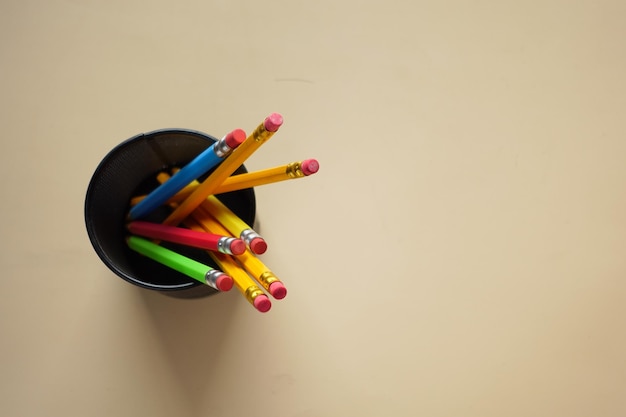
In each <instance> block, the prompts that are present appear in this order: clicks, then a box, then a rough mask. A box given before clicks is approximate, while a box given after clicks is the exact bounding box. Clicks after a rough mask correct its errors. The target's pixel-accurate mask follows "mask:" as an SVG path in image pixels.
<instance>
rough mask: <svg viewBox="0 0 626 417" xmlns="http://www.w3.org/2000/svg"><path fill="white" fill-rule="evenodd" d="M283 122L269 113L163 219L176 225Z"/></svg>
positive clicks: (169, 223)
mask: <svg viewBox="0 0 626 417" xmlns="http://www.w3.org/2000/svg"><path fill="white" fill-rule="evenodd" d="M282 124H283V117H282V116H281V115H280V114H278V113H272V114H271V115H269V116H268V117H267V118H266V119H265V120H264V121H263V123H261V124H260V125H259V126H257V128H256V129H255V130H254V132H252V134H251V135H250V136H248V138H247V139H246V140H245V141H244V142H243V143H242V144H241V145H239V146H238V147H237V149H235V150H234V151H233V152H232V153H231V154H230V155H229V156H228V158H226V159H224V161H223V162H222V163H221V164H219V165H218V166H217V168H215V170H214V171H213V172H212V173H211V174H209V176H208V177H207V178H206V179H205V180H204V181H203V182H202V183H201V184H200V185H199V186H198V188H196V189H195V190H194V192H193V193H191V195H190V196H189V197H187V198H186V199H185V200H183V201H182V202H181V203H180V205H179V206H178V207H177V208H176V209H175V210H174V211H173V212H172V213H171V214H170V215H169V216H168V217H167V218H166V219H165V220H164V221H163V224H166V225H169V226H178V225H179V224H180V222H182V221H183V219H184V218H185V217H187V216H188V215H189V214H190V213H191V212H192V211H194V210H195V209H196V208H197V207H198V206H199V205H200V204H201V203H202V201H204V200H205V199H206V198H207V197H208V196H209V195H211V194H213V192H214V190H215V189H216V188H217V187H218V186H219V185H220V184H221V183H222V182H224V180H225V179H226V178H227V177H228V176H230V175H231V174H232V173H233V172H235V170H236V169H237V168H239V166H240V165H241V164H242V163H243V162H244V161H245V160H246V159H247V158H248V157H249V156H250V155H252V153H254V152H255V151H256V150H257V149H258V148H259V147H260V146H261V145H263V143H265V142H266V141H267V140H269V139H270V138H271V137H272V136H273V135H274V133H276V131H278V129H279V128H280V126H281V125H282Z"/></svg>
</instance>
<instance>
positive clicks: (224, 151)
mask: <svg viewBox="0 0 626 417" xmlns="http://www.w3.org/2000/svg"><path fill="white" fill-rule="evenodd" d="M213 151H214V152H215V155H217V156H218V157H220V158H224V157H225V156H227V155H228V154H229V153H231V152H232V151H233V148H231V147H230V146H228V144H227V143H226V137H223V138H222V139H220V140H218V141H217V142H215V146H214V147H213Z"/></svg>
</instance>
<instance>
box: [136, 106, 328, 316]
mask: <svg viewBox="0 0 626 417" xmlns="http://www.w3.org/2000/svg"><path fill="white" fill-rule="evenodd" d="M282 124H283V118H282V116H281V115H280V114H278V113H273V114H271V115H269V116H268V117H267V118H266V119H265V120H264V121H263V123H261V124H260V125H259V126H257V128H256V129H255V130H254V132H252V134H251V135H249V136H246V133H245V132H244V131H243V130H241V129H235V130H233V131H232V132H230V133H228V134H227V135H225V136H224V137H223V138H222V139H220V140H218V141H217V142H215V143H213V144H212V145H211V146H210V147H209V148H207V149H206V150H205V151H203V152H202V153H200V154H199V155H197V156H196V157H195V158H194V159H193V160H192V161H191V162H189V163H188V164H187V165H185V166H183V167H181V168H172V171H171V172H161V173H159V174H158V175H157V178H156V179H157V181H158V182H159V185H158V186H157V187H156V188H154V189H153V190H152V191H150V192H149V193H148V194H147V195H142V196H136V197H134V198H133V199H132V200H131V202H130V206H131V209H130V211H129V213H128V223H127V225H126V226H127V229H128V232H129V235H128V237H127V244H128V246H129V248H130V249H132V250H134V251H136V252H138V253H140V254H142V255H144V256H146V257H148V258H150V259H152V260H154V261H155V262H159V263H161V264H162V265H165V266H167V267H169V268H172V269H174V270H176V271H178V272H181V273H183V274H185V275H187V276H188V277H190V278H192V279H195V280H197V281H199V282H201V283H202V284H206V285H209V286H211V287H212V288H213V289H215V290H217V291H229V290H230V289H232V287H233V286H235V287H236V288H237V289H238V290H239V291H240V292H241V294H242V295H243V296H244V297H245V298H246V299H247V300H248V302H249V303H250V304H252V305H253V306H254V307H255V308H256V309H257V310H258V311H260V312H267V311H269V310H270V308H271V306H272V304H271V301H270V298H269V297H268V296H267V295H266V293H265V291H267V292H268V293H269V294H270V295H271V296H272V297H273V298H274V299H276V300H281V299H283V298H284V297H285V296H286V295H287V288H286V287H285V285H284V284H283V283H282V281H281V280H279V279H278V278H277V277H276V276H275V275H274V273H273V272H272V271H271V270H270V269H269V268H268V267H267V266H266V265H265V264H264V263H263V262H262V261H261V259H260V258H259V256H258V255H262V254H263V253H265V251H266V250H267V243H266V242H265V240H264V239H263V237H262V236H261V235H259V234H258V233H257V232H256V231H254V230H253V228H252V227H251V226H250V225H248V224H246V222H245V221H243V220H242V219H241V218H240V217H238V216H237V215H236V214H235V213H234V212H233V211H231V210H230V209H229V208H228V207H227V206H226V205H224V204H223V203H222V202H221V201H220V200H219V199H218V198H217V197H216V195H217V194H221V193H226V192H231V191H237V190H243V189H246V188H252V187H256V186H260V185H264V184H271V183H276V182H279V181H284V180H288V179H296V178H304V177H307V176H309V175H312V174H314V173H316V172H317V171H318V169H319V164H318V162H317V161H316V160H315V159H306V160H302V161H296V162H291V163H288V164H285V165H281V166H277V167H273V168H268V169H265V170H261V171H256V172H249V173H243V174H235V175H233V174H234V173H235V171H236V170H237V168H238V167H239V166H241V165H242V164H243V162H244V161H245V160H247V159H248V157H249V156H251V155H252V154H253V153H254V152H255V151H256V150H257V149H258V148H259V147H260V146H261V145H263V143H265V142H266V141H267V140H268V139H270V138H271V137H272V136H273V135H274V133H276V132H277V131H278V129H279V128H280V126H281V125H282ZM209 172H210V173H209ZM207 173H209V174H208V176H207V177H206V179H204V180H203V181H201V182H200V181H198V179H199V178H200V177H202V176H204V175H205V174H207ZM164 205H166V206H168V207H169V208H170V209H171V210H172V211H171V213H170V214H169V215H168V216H167V217H166V218H165V220H164V221H163V222H162V223H154V222H148V221H145V220H143V219H144V218H145V217H146V216H148V215H149V214H151V213H152V212H154V211H155V210H156V209H157V208H160V207H161V206H164ZM161 242H169V243H170V245H169V247H165V246H163V245H161ZM177 245H181V246H184V247H192V248H199V249H201V250H205V251H206V252H207V253H208V254H209V256H210V257H211V259H213V260H214V262H215V264H216V265H217V266H218V267H219V269H216V268H213V267H211V266H209V265H206V264H204V263H202V262H199V261H197V260H195V259H193V258H191V257H189V256H186V255H183V254H182V253H179V251H176V250H173V249H171V248H172V247H176V246H177Z"/></svg>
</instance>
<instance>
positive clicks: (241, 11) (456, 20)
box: [0, 0, 626, 417]
mask: <svg viewBox="0 0 626 417" xmlns="http://www.w3.org/2000/svg"><path fill="white" fill-rule="evenodd" d="M625 19H626V7H625V3H624V2H623V1H598V0H596V1H582V2H571V1H555V0H549V1H530V2H527V1H472V2H470V1H453V2H438V1H408V0H407V1H400V0H396V1H385V2H382V1H380V2H372V1H364V2H356V1H354V2H341V1H335V0H322V1H308V2H298V1H269V2H256V1H250V0H248V1H223V0H217V1H177V2H174V1H171V2H167V1H153V2H147V1H100V2H98V1H71V0H66V1H61V0H53V1H22V0H20V1H17V0H10V1H7V0H5V1H3V2H2V3H0V54H1V55H0V58H1V62H0V75H1V77H0V91H1V96H0V121H1V123H0V128H1V129H2V137H3V139H2V152H1V154H0V174H1V175H0V177H1V179H0V181H1V183H0V184H1V188H0V190H1V191H2V196H3V205H2V218H3V222H2V223H1V226H0V227H1V229H0V232H1V236H2V251H0V266H1V272H2V280H1V281H0V282H1V284H0V285H1V287H0V291H1V292H0V294H1V296H2V301H1V303H0V331H1V342H0V353H1V356H0V357H1V359H0V378H1V380H0V414H1V415H3V416H79V415H81V416H152V417H158V416H234V417H235V416H236V417H239V416H245V415H251V416H277V417H281V416H285V417H305V416H306V417H312V416H316V417H317V416H352V415H354V416H356V415H360V416H383V415H405V416H416V415H422V416H441V417H444V416H463V417H468V416H472V417H473V416H476V417H479V416H480V417H488V416H568V417H574V416H591V415H593V416H624V415H626V335H625V325H626V281H625V280H624V278H625V273H626V257H625V247H626V246H625V243H626V230H625V226H626V217H625V214H624V213H625V212H626V211H625V210H626V186H625V184H624V182H625V180H626V164H624V161H625V154H626V141H625V134H626V122H625V111H626V99H625V97H626V81H625V74H626V47H625V46H624V39H626V25H625V24H624V22H625V21H626V20H625ZM274 111H276V112H280V113H282V114H283V115H284V117H285V125H284V126H283V128H282V129H281V130H280V131H279V133H278V134H277V135H276V136H274V138H272V140H271V141H270V142H268V143H267V144H266V145H264V147H263V148H261V149H260V150H259V151H258V152H257V153H255V154H254V155H253V156H252V157H251V158H250V159H249V160H248V162H247V163H246V165H247V167H248V168H249V169H253V170H254V169H261V168H267V167H271V166H276V165H280V164H283V163H286V162H291V161H294V160H299V159H305V158H310V157H315V158H318V159H319V161H320V164H321V169H320V172H319V173H318V174H317V175H316V176H314V177H310V178H307V179H306V180H301V181H298V182H290V183H281V184H275V185H272V186H266V187H260V188H258V189H257V202H258V220H259V224H258V226H259V230H260V231H261V232H262V233H263V234H264V236H265V237H266V239H267V240H268V241H269V242H270V249H269V251H268V252H267V254H266V255H264V260H265V262H266V263H267V264H268V265H269V266H271V267H272V269H273V270H274V271H275V272H276V274H277V275H279V277H280V278H282V279H283V281H284V282H285V283H286V284H287V286H288V288H289V295H288V297H287V298H286V299H285V300H283V301H281V302H275V303H274V307H273V309H272V310H271V311H270V312H269V313H268V314H265V315H262V314H259V313H257V312H256V311H255V310H253V309H252V308H251V307H250V306H249V305H248V304H247V302H246V301H245V300H244V299H243V298H242V297H241V296H240V294H239V293H238V292H236V291H232V292H231V293H228V294H220V295H218V296H215V297H210V298H205V299H200V300H193V301H189V300H177V299H172V298H168V297H165V296H162V295H161V294H158V293H152V292H149V291H147V290H142V289H139V288H135V287H133V286H131V285H130V284H128V283H126V282H124V281H123V280H121V279H119V278H117V276H115V275H114V274H113V273H112V272H110V271H109V270H108V269H107V268H106V267H105V266H104V264H102V262H101V261H100V260H99V258H98V257H97V256H96V254H95V252H94V251H93V249H92V247H91V245H90V243H89V240H88V238H87V234H86V231H85V228H84V221H83V201H84V194H85V190H86V188H87V184H88V182H89V179H90V178H91V175H92V173H93V171H94V169H95V167H96V166H97V164H98V162H99V161H100V160H101V159H102V158H103V157H104V155H105V154H106V153H107V152H108V151H109V150H110V149H111V148H113V147H114V146H115V145H117V144H118V143H119V142H121V141H123V140H125V139H126V138H129V137H131V136H134V135H135V134H137V133H140V132H147V131H150V130H154V129H160V128H168V127H184V128H190V129H197V130H201V131H205V132H207V133H211V134H213V135H216V136H220V135H222V134H224V133H225V132H226V131H228V130H229V129H233V128H236V127H240V128H243V129H245V130H246V131H248V132H251V131H252V130H253V129H254V128H255V127H256V126H257V125H258V123H260V122H261V121H262V120H263V118H264V117H265V116H266V115H267V114H269V113H271V112H274Z"/></svg>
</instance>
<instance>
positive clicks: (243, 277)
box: [183, 213, 272, 313]
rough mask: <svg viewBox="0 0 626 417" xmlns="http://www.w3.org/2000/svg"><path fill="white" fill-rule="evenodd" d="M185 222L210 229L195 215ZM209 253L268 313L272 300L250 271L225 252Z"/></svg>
mask: <svg viewBox="0 0 626 417" xmlns="http://www.w3.org/2000/svg"><path fill="white" fill-rule="evenodd" d="M192 216H194V214H193V213H192ZM183 223H184V224H185V226H187V227H189V228H190V229H192V230H204V231H209V228H208V227H207V226H206V225H205V224H204V223H203V222H202V221H197V220H196V219H195V216H194V219H191V218H189V217H187V218H186V219H185V220H183ZM207 253H208V254H209V255H210V256H211V258H213V260H214V261H215V262H216V263H217V264H218V265H219V267H220V268H221V270H222V271H224V273H225V274H228V276H230V277H231V278H232V279H233V282H234V284H235V287H237V289H238V290H239V292H241V294H242V295H243V296H244V297H245V298H246V300H248V302H249V303H250V304H252V305H253V306H254V308H256V309H257V310H259V311H260V312H261V313H266V312H267V311H269V310H270V308H272V302H271V301H270V299H269V298H268V297H267V295H265V293H264V292H263V290H261V289H260V288H259V287H258V285H256V283H255V282H254V281H253V280H252V278H250V276H249V275H248V273H247V272H246V271H245V270H243V269H241V268H240V267H239V264H238V263H237V262H236V261H235V259H233V258H232V257H231V256H230V255H226V254H224V253H219V252H212V251H207Z"/></svg>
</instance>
